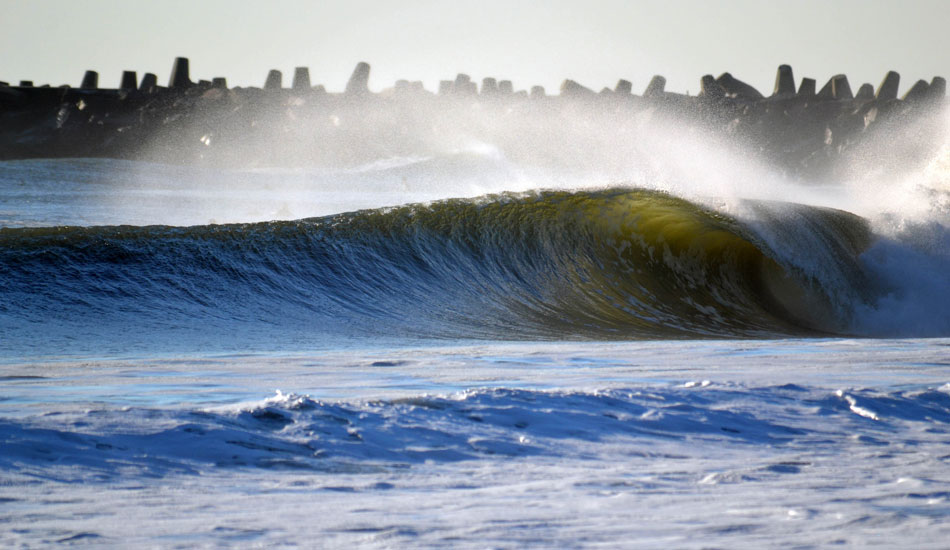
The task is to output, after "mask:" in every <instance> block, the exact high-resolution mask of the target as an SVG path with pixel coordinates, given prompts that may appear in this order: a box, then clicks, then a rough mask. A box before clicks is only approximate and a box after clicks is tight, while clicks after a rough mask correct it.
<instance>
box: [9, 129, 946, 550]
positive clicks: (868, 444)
mask: <svg viewBox="0 0 950 550" xmlns="http://www.w3.org/2000/svg"><path fill="white" fill-rule="evenodd" d="M948 127H950V125H948ZM676 143H678V144H682V143H683V142H682V141H677V142H676ZM663 148H664V147H660V146H659V145H654V146H650V147H645V153H644V154H645V155H646V157H647V158H649V159H650V163H649V166H648V167H647V168H649V169H646V168H644V167H645V166H646V165H645V164H644V162H643V159H633V160H631V164H630V165H623V163H619V161H618V163H616V164H614V165H611V168H612V170H613V171H605V172H599V171H596V170H590V169H589V167H582V168H583V169H580V168H577V166H575V167H574V168H575V169H572V170H568V169H565V168H564V167H563V166H558V167H557V169H556V170H555V169H552V168H551V166H544V165H543V164H540V163H531V162H525V161H524V159H518V160H514V159H512V158H509V157H508V156H507V155H506V153H505V152H504V151H501V150H499V149H497V148H494V147H492V146H490V145H488V144H485V143H473V144H469V146H466V147H463V148H460V149H458V148H457V149H453V150H451V151H437V152H431V151H430V152H428V153H427V154H425V155H419V156H410V157H392V158H382V159H379V160H378V161H375V162H373V163H370V164H366V165H362V166H357V167H353V166H350V167H345V168H340V167H326V166H325V167H315V168H308V169H300V170H278V169H268V168H262V169H259V170H240V171H238V170H224V169H220V168H216V169H212V168H196V167H180V166H168V165H160V164H149V163H142V162H130V161H116V160H103V159H71V160H32V161H17V162H6V163H3V164H2V165H0V197H2V199H0V226H2V228H0V285H2V286H0V383H2V388H3V389H2V392H0V510H2V511H3V513H2V514H0V522H2V524H3V528H2V529H0V546H4V547H13V548H15V547H35V546H47V545H55V544H70V545H89V546H97V547H98V546H107V547H108V546H121V547H163V548H164V547H196V546H198V547H219V546H224V547H228V546H236V547H339V548H344V547H346V548H348V547H366V548H391V547H396V548H407V547H408V548H446V547H453V548H523V547H539V548H586V547H603V546H606V547H642V548H658V547H662V548H770V547H776V548H777V547H782V548H788V547H795V548H819V547H828V546H842V547H859V548H867V547H883V548H894V547H907V548H945V547H946V546H947V545H946V540H947V535H948V534H950V521H948V517H950V443H948V441H950V370H948V369H950V276H948V273H950V208H948V205H950V200H948V197H950V147H948V146H947V144H946V143H943V144H939V143H938V144H937V146H936V147H933V148H932V150H933V154H932V155H930V156H929V157H928V159H927V161H926V162H923V163H920V164H915V165H914V166H911V167H905V166H901V167H900V169H899V170H889V171H881V170H873V169H871V168H879V166H878V164H876V163H875V162H874V159H875V158H877V157H873V156H871V157H870V158H871V161H868V162H869V164H868V165H867V166H864V167H863V169H862V166H860V165H856V166H854V167H853V171H852V173H851V175H849V176H843V177H842V179H841V180H840V181H835V182H798V181H791V180H788V179H787V178H784V177H780V176H776V175H774V174H771V172H770V171H769V170H768V169H767V167H766V168H763V167H761V166H756V165H755V163H753V162H751V161H749V162H747V161H745V160H742V161H740V160H737V159H735V158H731V157H729V156H728V155H727V153H725V152H723V151H716V150H709V149H705V148H702V147H698V146H697V147H688V148H686V150H678V149H675V148H674V150H666V151H665V152H664V151H661V150H660V149H663ZM665 149H670V148H669V147H665ZM664 155H667V156H664ZM617 166H620V169H618V168H617ZM869 167H870V168H869ZM634 168H635V169H634ZM657 174H665V177H658V176H657ZM895 174H897V175H895Z"/></svg>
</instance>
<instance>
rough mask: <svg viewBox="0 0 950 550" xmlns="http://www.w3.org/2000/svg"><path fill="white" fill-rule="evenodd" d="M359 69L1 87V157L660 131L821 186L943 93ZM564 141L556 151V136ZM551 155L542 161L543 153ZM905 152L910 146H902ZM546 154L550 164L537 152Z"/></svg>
mask: <svg viewBox="0 0 950 550" xmlns="http://www.w3.org/2000/svg"><path fill="white" fill-rule="evenodd" d="M369 75H370V66H369V65H368V64H366V63H359V64H358V65H357V66H356V68H355V69H354V71H353V74H352V76H351V77H350V79H349V81H348V82H347V83H346V86H345V89H344V91H343V92H341V93H331V92H328V91H327V90H326V88H325V87H324V86H323V85H319V84H318V85H313V84H312V83H311V78H310V74H309V71H308V70H307V69H306V68H304V67H300V68H297V69H296V70H295V71H294V75H293V78H292V82H291V84H290V86H289V87H285V86H284V82H283V75H282V74H281V73H280V72H279V71H276V70H274V71H270V73H269V74H268V75H267V78H266V80H265V83H264V86H263V87H262V88H254V87H249V88H240V87H228V85H227V81H226V80H225V79H224V78H213V79H211V80H198V81H193V80H192V78H191V75H190V71H189V62H188V59H186V58H178V59H176V60H175V62H174V65H173V68H172V71H171V75H170V78H169V79H168V82H167V85H166V86H162V85H159V83H158V78H157V77H156V75H154V74H150V73H149V74H146V75H144V76H143V77H142V78H141V79H140V78H138V76H137V74H136V73H135V72H132V71H126V72H124V73H123V75H122V78H121V84H120V86H119V88H117V89H103V88H99V86H98V74H97V73H95V72H93V71H87V72H86V74H85V76H84V78H83V80H82V83H81V84H80V86H79V87H78V88H75V87H70V86H59V87H52V86H48V85H44V86H36V85H34V84H33V83H32V82H28V81H21V82H19V85H10V84H8V83H3V82H0V159H23V158H59V157H107V158H118V159H132V160H150V161H160V162H174V163H184V164H195V163H199V164H208V165H221V166H236V167H252V166H307V165H339V164H342V165H356V164H359V163H361V162H364V161H369V160H374V159H379V158H386V157H387V156H389V157H392V156H418V155H426V154H430V153H431V152H432V151H433V150H434V149H439V148H451V147H457V146H458V145H459V143H461V142H462V141H465V140H468V141H471V140H476V141H480V142H484V143H490V144H493V145H497V146H499V148H500V149H501V150H503V151H505V152H506V154H511V155H514V156H518V155H519V154H522V155H525V154H528V153H526V151H528V150H530V154H531V155H534V156H535V157H541V158H544V155H545V150H546V144H548V143H549V142H550V141H552V140H560V141H561V142H562V143H561V145H563V141H564V139H571V140H574V139H575V138H576V136H578V135H582V136H586V137H584V138H583V139H578V140H577V141H576V143H571V145H572V147H573V148H574V149H575V150H585V149H587V150H594V149H598V148H601V149H602V148H603V146H604V144H611V143H618V142H624V141H625V140H626V141H629V140H640V141H643V140H649V139H650V130H649V128H651V126H649V125H650V124H653V125H654V126H655V124H656V121H664V122H669V123H675V125H676V126H677V127H678V128H680V129H682V130H683V131H685V132H687V133H688V134H689V135H691V136H693V137H694V138H698V139H708V140H717V141H723V140H725V141H728V142H733V143H737V144H740V145H741V146H743V147H744V149H745V150H747V151H749V152H750V153H751V154H753V155H755V156H757V157H759V158H761V159H762V160H764V161H766V162H769V163H770V164H771V165H772V166H775V167H776V169H778V170H781V171H785V172H786V173H789V174H792V175H804V176H823V175H827V174H829V173H831V172H833V171H834V170H835V169H836V167H837V166H839V165H840V163H839V162H838V161H839V160H840V159H841V158H842V157H847V156H848V155H850V154H855V151H859V150H860V149H861V147H862V145H863V144H866V143H868V142H870V141H875V140H876V141H878V142H880V141H881V140H885V141H886V140H894V141H906V140H916V141H917V142H920V143H934V142H935V140H933V139H929V137H930V136H932V135H933V134H934V133H935V132H939V131H941V129H942V126H940V125H939V124H937V123H935V122H934V120H935V119H936V118H938V117H936V116H935V113H936V112H938V110H939V109H943V108H944V106H945V105H946V80H945V79H944V78H942V77H934V78H933V79H932V80H931V81H930V82H927V81H924V80H919V81H917V82H916V83H914V84H913V85H912V86H910V87H909V88H907V87H906V86H905V88H906V91H905V92H904V93H903V94H902V95H899V94H898V92H899V90H900V76H899V75H898V73H896V72H893V71H892V72H889V73H887V74H886V75H885V76H884V78H883V80H882V81H881V83H880V84H879V85H878V86H877V87H874V86H872V85H871V84H869V83H865V84H861V85H859V86H857V87H856V89H853V88H852V86H851V83H850V82H849V81H848V78H847V77H846V76H845V75H836V76H834V77H832V78H831V79H829V80H828V81H827V82H826V83H825V84H824V85H823V86H821V87H820V88H819V87H818V82H817V81H816V80H814V79H812V78H801V79H799V80H797V79H796V78H795V76H794V74H793V71H792V68H791V67H790V66H788V65H781V66H780V67H779V68H778V70H777V74H776V80H775V87H774V90H773V91H772V93H771V94H770V95H766V94H763V93H762V92H760V91H759V90H756V89H755V88H754V87H752V86H750V85H749V84H746V83H744V82H742V81H741V80H739V79H737V78H735V77H734V76H732V75H731V74H730V73H723V74H722V75H720V76H718V77H714V76H713V75H705V76H703V77H702V78H701V79H700V92H699V93H698V94H697V95H684V94H678V93H672V92H669V91H667V90H666V89H665V87H666V86H665V84H666V82H665V79H664V78H663V77H662V76H654V77H653V78H652V79H651V80H650V82H649V84H648V85H647V86H646V88H645V89H644V90H643V92H642V93H640V94H636V93H634V90H633V85H632V84H631V82H630V81H628V80H620V81H619V82H618V83H617V85H616V86H615V87H614V88H613V89H609V88H604V89H603V90H600V91H599V92H598V91H594V90H591V89H589V88H587V87H585V86H583V85H582V84H580V83H578V82H575V81H573V80H565V81H564V83H563V84H562V85H561V87H560V90H558V93H556V94H553V93H549V92H548V91H546V90H545V89H543V88H542V87H540V86H534V87H531V88H530V89H526V90H519V89H517V88H515V87H514V85H513V84H512V82H511V81H509V80H496V79H495V78H491V77H487V78H484V79H482V81H481V82H480V83H478V82H476V81H474V80H473V79H472V78H471V77H470V76H468V75H466V74H459V75H457V76H456V77H455V78H454V79H452V80H444V81H441V82H440V84H439V88H438V90H437V91H434V92H433V91H430V90H426V89H425V88H424V87H423V85H422V83H421V82H409V81H405V80H400V81H397V82H396V83H395V85H394V86H393V87H391V88H388V89H385V90H383V91H380V92H371V91H370V89H369V87H368V82H369ZM568 134H570V135H571V137H570V138H565V137H564V136H566V135H568ZM548 149H551V151H553V150H554V147H548ZM907 149H908V150H909V151H911V152H913V151H915V150H917V149H920V147H917V146H915V145H914V144H911V145H910V146H908V147H907ZM552 154H553V153H552Z"/></svg>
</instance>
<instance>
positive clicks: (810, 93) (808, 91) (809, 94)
mask: <svg viewBox="0 0 950 550" xmlns="http://www.w3.org/2000/svg"><path fill="white" fill-rule="evenodd" d="M816 84H817V83H816V82H815V79H814V78H808V77H805V78H803V79H802V83H801V84H800V85H799V86H798V97H801V98H805V99H809V98H813V97H815V86H816Z"/></svg>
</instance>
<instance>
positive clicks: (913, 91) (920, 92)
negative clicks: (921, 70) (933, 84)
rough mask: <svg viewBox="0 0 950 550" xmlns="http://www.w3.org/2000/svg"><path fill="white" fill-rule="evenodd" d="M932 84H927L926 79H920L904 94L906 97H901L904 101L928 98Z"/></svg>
mask: <svg viewBox="0 0 950 550" xmlns="http://www.w3.org/2000/svg"><path fill="white" fill-rule="evenodd" d="M929 89H930V84H927V81H926V80H918V81H917V82H915V83H914V85H913V86H911V88H910V89H909V90H907V93H906V94H904V97H902V98H901V99H902V100H904V101H920V100H922V99H927V96H928V95H930V94H929Z"/></svg>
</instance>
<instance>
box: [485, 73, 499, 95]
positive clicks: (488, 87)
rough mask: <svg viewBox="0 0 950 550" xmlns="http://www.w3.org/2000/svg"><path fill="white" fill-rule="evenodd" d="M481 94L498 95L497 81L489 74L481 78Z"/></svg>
mask: <svg viewBox="0 0 950 550" xmlns="http://www.w3.org/2000/svg"><path fill="white" fill-rule="evenodd" d="M481 95H483V96H496V95H498V81H497V80H495V79H494V78H492V77H490V76H488V77H485V78H483V79H482V89H481Z"/></svg>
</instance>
